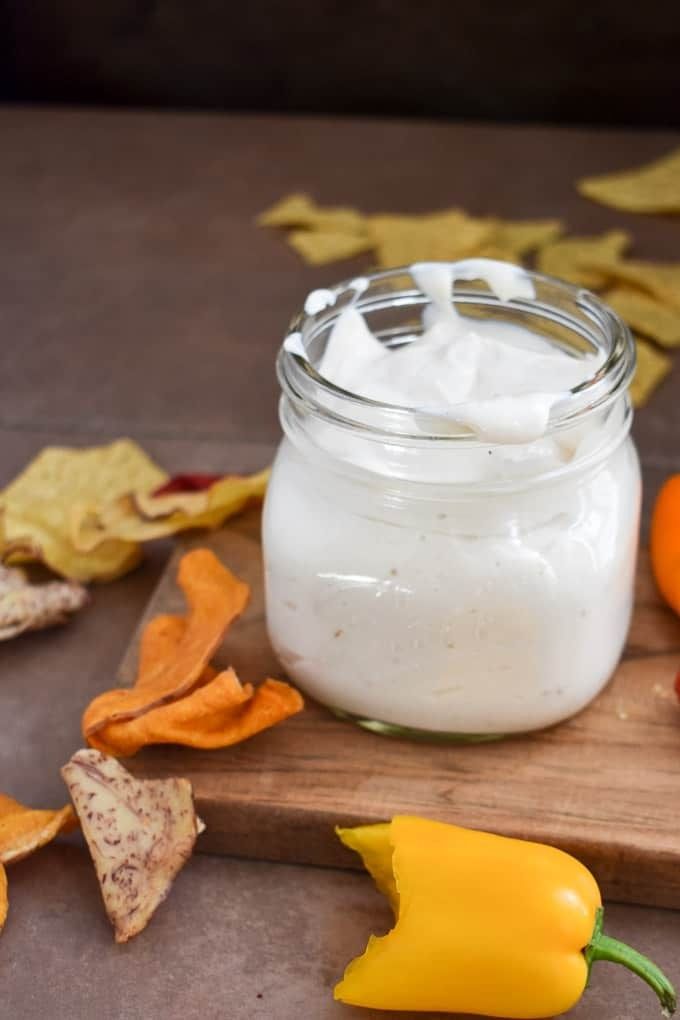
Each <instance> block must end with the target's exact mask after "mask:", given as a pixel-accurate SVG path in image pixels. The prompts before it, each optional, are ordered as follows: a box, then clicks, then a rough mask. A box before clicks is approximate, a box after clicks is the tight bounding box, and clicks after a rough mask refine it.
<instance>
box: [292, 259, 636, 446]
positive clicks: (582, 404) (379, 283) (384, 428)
mask: <svg viewBox="0 0 680 1020" xmlns="http://www.w3.org/2000/svg"><path fill="white" fill-rule="evenodd" d="M484 263H488V264H489V266H490V267H493V266H498V265H502V266H504V267H506V266H509V265H510V264H509V263H499V262H497V261H496V260H491V259H474V260H465V261H464V262H440V263H437V264H438V265H442V266H448V267H452V268H453V270H454V271H455V270H456V269H457V268H459V267H461V266H465V265H468V266H469V265H474V266H479V267H483V264H484ZM514 268H516V269H517V270H519V271H520V272H522V273H523V274H524V275H525V276H526V278H527V279H528V280H529V281H530V282H531V284H532V285H533V289H534V292H535V295H536V296H535V297H534V298H525V297H517V298H510V299H509V300H501V299H500V298H499V297H498V296H497V295H496V294H494V293H493V291H492V290H491V289H490V287H489V286H488V284H486V282H485V281H483V280H482V279H481V277H480V276H474V277H468V278H467V279H465V280H463V279H460V278H455V276H454V281H453V287H452V301H453V302H454V304H455V305H456V306H458V305H462V306H465V305H466V304H467V305H476V306H480V305H481V306H485V307H486V308H488V309H501V310H503V309H505V310H507V311H509V312H512V313H519V314H521V315H523V316H525V317H526V318H528V319H530V318H532V317H533V319H534V321H537V320H539V319H543V320H547V321H549V322H551V323H552V324H553V325H554V326H556V327H561V328H562V329H566V330H567V331H569V332H572V333H573V334H574V336H575V337H576V336H578V337H580V338H581V339H582V340H583V341H585V342H586V344H589V345H590V346H591V349H593V350H599V351H600V352H604V358H603V359H602V360H601V361H600V363H599V364H598V366H597V367H596V369H595V371H594V372H593V374H592V375H591V376H589V377H588V378H587V379H586V380H584V381H583V382H581V383H579V384H578V385H577V386H574V387H572V388H571V389H569V390H565V391H564V393H563V394H562V395H561V397H560V399H559V400H558V401H557V402H556V403H555V405H554V406H553V408H552V410H551V413H550V418H549V421H548V427H547V429H546V432H545V435H546V436H548V435H550V434H552V433H554V432H557V431H560V430H562V429H565V428H569V427H572V426H574V425H575V424H577V423H578V422H581V421H582V420H584V419H585V418H586V417H589V416H590V415H591V414H593V413H595V412H598V411H602V410H604V409H605V408H606V407H607V405H609V404H611V403H612V402H613V401H615V400H616V399H617V398H618V397H620V396H621V395H622V394H624V393H625V391H626V390H627V387H628V384H629V382H630V379H631V377H632V375H633V372H634V370H635V344H634V341H633V337H632V335H631V332H630V330H629V329H628V327H627V326H626V324H625V323H624V322H623V320H622V319H621V318H620V316H618V315H617V314H616V313H615V312H614V311H613V309H611V308H609V306H608V305H607V304H606V303H605V302H604V301H602V300H601V299H600V298H599V297H597V296H596V295H595V294H593V293H592V292H591V291H589V290H587V289H586V288H583V287H578V286H574V285H573V284H570V283H567V282H565V281H563V280H559V279H557V278H555V277H552V276H548V275H546V274H543V273H538V272H535V271H534V270H530V269H523V268H522V267H514ZM405 277H410V279H411V280H412V284H411V286H408V287H406V288H404V287H401V288H395V283H397V282H398V281H399V280H400V279H401V280H402V281H403V280H404V278H405ZM312 297H314V298H315V300H313V301H312V300H311V299H312ZM427 304H429V298H428V297H427V296H426V295H425V294H424V293H423V291H422V290H421V289H420V288H419V287H418V285H417V283H416V281H415V279H414V278H413V275H412V267H411V266H399V267H397V268H394V269H387V270H382V271H380V272H376V273H371V274H366V275H365V276H359V277H352V278H350V279H347V280H344V281H342V282H340V283H337V284H334V285H332V286H330V287H328V288H324V289H323V290H320V291H314V292H313V294H312V295H310V297H309V298H308V299H307V302H306V307H305V309H304V310H303V311H301V312H299V313H297V314H296V315H295V316H294V317H293V319H292V320H291V323H290V326H289V330H288V333H287V335H286V337H285V339H284V342H283V344H282V346H281V348H280V350H279V354H278V358H277V374H278V377H279V381H280V384H281V387H282V390H283V392H284V394H285V395H286V396H287V397H288V398H289V399H291V400H293V401H294V402H295V403H296V404H298V405H301V406H302V407H304V408H305V409H306V410H307V411H309V412H311V413H314V414H315V415H317V416H319V417H321V418H323V419H325V420H326V421H329V422H332V423H335V424H337V425H339V426H342V427H345V428H349V429H351V430H352V431H355V430H360V431H361V432H363V433H368V434H370V435H371V436H373V437H375V438H379V439H381V440H382V441H390V440H392V441H398V442H403V441H408V440H413V441H417V442H422V441H424V440H425V441H426V440H432V441H436V442H437V443H440V442H441V443H446V444H449V443H455V444H461V443H464V444H466V445H467V444H472V445H477V444H480V443H482V440H481V439H479V438H478V437H477V436H476V435H475V434H474V433H472V432H471V430H469V429H466V428H465V427H463V426H461V425H459V424H458V423H455V422H454V419H453V415H452V413H447V410H446V409H444V408H442V409H438V408H423V407H413V406H411V407H409V406H405V405H399V404H390V403H386V402H383V401H379V400H374V399H372V398H370V397H364V396H361V395H360V394H357V393H353V392H351V391H349V390H345V389H343V388H342V387H340V386H337V385H336V384H335V383H333V382H332V381H331V380H329V379H327V378H325V377H324V376H322V375H321V374H320V373H319V372H318V371H317V369H316V367H315V366H314V364H313V362H312V360H311V358H310V357H309V356H308V351H309V349H310V347H311V346H312V345H313V343H314V341H315V340H316V339H317V338H318V337H320V336H321V335H323V334H324V333H326V332H327V331H328V330H329V329H330V328H331V327H332V325H333V323H334V322H335V321H336V320H337V318H338V317H339V315H340V314H341V312H342V311H344V310H345V309H346V308H347V307H349V306H350V305H351V306H352V307H354V308H355V309H356V310H357V311H358V312H361V313H370V312H376V311H381V310H385V309H388V308H396V307H399V306H401V307H404V308H406V307H412V308H418V307H421V306H425V305H427ZM560 305H563V306H564V307H560ZM570 308H573V309H574V310H573V311H571V310H570ZM576 310H578V313H580V318H577V314H576ZM411 333H413V329H412V330H411ZM377 335H378V336H379V337H380V339H383V334H382V333H381V332H380V331H378V334H377ZM452 411H453V408H451V412H452ZM483 445H484V446H490V445H494V444H492V443H489V441H488V440H484V441H483Z"/></svg>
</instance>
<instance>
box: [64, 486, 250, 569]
mask: <svg viewBox="0 0 680 1020" xmlns="http://www.w3.org/2000/svg"><path fill="white" fill-rule="evenodd" d="M269 475H270V471H269V470H268V469H267V470H265V471H260V472H258V474H255V475H244V476H240V475H227V476H226V477H224V478H221V479H220V480H219V481H218V482H215V483H214V484H213V485H211V486H210V487H209V488H208V489H204V490H198V491H193V492H169V493H166V494H162V495H152V496H149V495H146V494H145V493H144V492H135V493H128V494H126V495H124V496H122V497H120V498H118V499H116V500H113V501H111V502H110V503H107V504H96V505H93V506H89V507H86V506H81V507H80V508H79V509H78V511H77V512H75V513H74V514H72V517H71V539H72V541H73V544H74V546H75V547H76V548H77V549H78V550H80V551H81V552H83V553H89V552H92V551H93V550H98V549H99V548H100V546H101V545H102V544H103V543H106V542H110V541H112V540H115V541H124V542H127V543H132V542H148V541H150V540H151V539H154V538H163V537H165V536H167V535H174V534H177V532H180V531H186V530H187V529H189V528H217V527H219V526H220V525H221V524H223V523H224V522H225V521H226V520H227V519H228V518H229V517H233V516H234V515H235V514H237V513H240V512H241V511H242V510H244V509H245V508H246V507H247V506H248V505H249V504H250V503H251V502H253V501H256V500H261V499H262V497H263V496H264V493H265V491H266V488H267V482H268V481H269Z"/></svg>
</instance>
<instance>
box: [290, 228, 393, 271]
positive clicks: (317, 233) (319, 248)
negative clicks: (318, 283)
mask: <svg viewBox="0 0 680 1020" xmlns="http://www.w3.org/2000/svg"><path fill="white" fill-rule="evenodd" d="M288 244H289V245H290V246H291V248H294V249H295V251H296V252H297V253H298V255H300V256H301V257H302V258H303V259H304V260H305V262H307V263H309V265H310V266H325V265H327V264H328V263H329V262H339V261H340V260H341V259H351V258H354V256H355V255H361V254H363V252H365V251H370V250H371V248H372V247H373V242H372V241H371V240H369V238H368V237H366V236H362V235H361V234H346V233H340V232H339V231H331V230H293V231H291V233H290V234H288Z"/></svg>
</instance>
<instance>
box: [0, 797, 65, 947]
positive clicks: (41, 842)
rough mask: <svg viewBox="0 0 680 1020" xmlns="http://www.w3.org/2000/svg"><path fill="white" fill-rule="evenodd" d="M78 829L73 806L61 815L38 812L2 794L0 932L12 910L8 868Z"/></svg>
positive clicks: (0, 805)
mask: <svg viewBox="0 0 680 1020" xmlns="http://www.w3.org/2000/svg"><path fill="white" fill-rule="evenodd" d="M77 826H78V822H77V819H76V816H75V814H74V813H73V808H72V807H71V805H70V804H69V805H67V806H66V807H63V808H60V809H59V810H58V811H38V810H34V809H33V808H27V807H24V805H23V804H20V803H19V801H17V800H13V799H12V798H11V797H6V796H5V795H4V794H1V793H0V931H2V928H3V925H4V923H5V920H6V919H7V911H8V909H9V901H8V896H7V873H6V872H5V865H6V864H15V863H16V862H17V861H21V860H23V859H24V857H28V856H29V855H30V854H32V853H33V852H34V851H35V850H39V849H40V847H42V846H45V844H46V843H49V842H51V840H53V839H54V837H55V836H57V835H59V833H60V832H70V831H71V830H72V829H75V828H77Z"/></svg>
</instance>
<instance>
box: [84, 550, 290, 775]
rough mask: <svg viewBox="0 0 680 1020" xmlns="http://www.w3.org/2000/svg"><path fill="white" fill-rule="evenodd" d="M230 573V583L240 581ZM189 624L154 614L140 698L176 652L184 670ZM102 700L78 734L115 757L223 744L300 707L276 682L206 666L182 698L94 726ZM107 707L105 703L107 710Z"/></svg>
mask: <svg viewBox="0 0 680 1020" xmlns="http://www.w3.org/2000/svg"><path fill="white" fill-rule="evenodd" d="M211 555H212V554H211ZM184 560H186V557H185V558H184ZM184 560H183V561H182V562H183V563H184ZM230 576H231V577H232V579H233V583H236V584H242V582H239V581H237V580H236V579H235V578H233V575H230ZM190 625H191V624H190V621H188V620H186V619H184V618H183V617H181V616H171V615H165V616H156V617H154V619H152V620H151V621H150V622H149V623H148V624H147V626H146V628H145V630H144V632H143V634H142V639H141V644H140V653H139V666H138V670H137V679H136V681H135V687H134V688H133V690H134V691H138V692H140V694H141V696H142V699H144V698H145V697H146V696H147V693H148V692H147V685H148V683H149V678H150V677H154V676H156V675H157V674H158V673H159V671H160V672H161V673H170V672H171V671H172V670H173V668H175V667H176V664H177V662H178V661H179V659H180V656H185V658H184V659H183V660H182V661H183V663H184V668H185V669H188V666H189V663H188V661H187V660H186V648H187V632H188V629H189V627H190ZM202 661H205V660H204V659H202ZM110 693H111V694H113V695H115V694H117V692H110ZM102 699H106V695H103V696H102V698H98V699H96V700H95V702H93V705H94V706H95V711H94V712H93V711H92V706H91V707H90V708H89V709H87V711H86V712H85V715H84V716H83V732H84V734H85V736H86V738H87V741H88V743H89V744H90V746H91V747H95V748H97V749H98V750H100V751H103V752H105V753H106V754H112V755H116V756H130V755H133V754H136V753H137V751H139V749H140V748H142V747H146V746H147V745H148V744H183V745H185V746H187V747H197V748H203V749H211V748H216V747H228V746H229V745H231V744H235V743H238V742H240V741H241V740H246V739H247V738H248V737H251V736H253V735H254V734H256V733H259V732H260V731H261V730H264V729H268V728H269V727H271V726H274V725H275V724H276V723H278V722H281V721H282V720H283V719H286V718H287V717H288V716H291V715H294V714H295V713H296V712H299V711H300V710H301V709H302V708H303V707H304V702H303V700H302V697H301V695H300V694H299V693H298V692H297V691H296V690H295V689H294V688H293V687H291V686H290V685H289V684H286V683H283V682H281V681H280V680H269V679H268V680H265V681H264V683H262V684H260V685H259V687H257V689H255V690H254V689H253V687H252V686H251V685H250V684H245V685H242V684H241V683H240V681H239V679H238V677H237V675H236V673H235V672H234V670H233V669H227V670H224V671H222V672H220V673H218V672H217V671H216V670H215V669H214V668H213V667H212V666H209V665H204V666H203V669H202V670H201V672H200V675H199V676H198V679H197V681H196V683H195V685H194V686H193V688H192V689H191V690H188V691H187V692H186V693H184V694H182V695H181V696H178V697H174V698H173V699H172V700H169V701H167V702H165V703H163V704H158V705H156V707H149V708H148V709H145V710H142V711H138V712H137V713H136V714H135V715H134V716H133V717H130V718H123V719H108V721H106V722H105V723H104V724H103V725H102V726H99V727H98V728H96V729H95V728H94V727H93V726H92V725H91V723H92V720H93V718H95V717H96V710H97V709H98V706H99V705H101V704H102V703H103V702H102ZM114 700H115V699H114ZM110 707H111V705H110V703H109V704H108V708H107V710H108V709H110ZM88 726H89V729H88Z"/></svg>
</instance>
